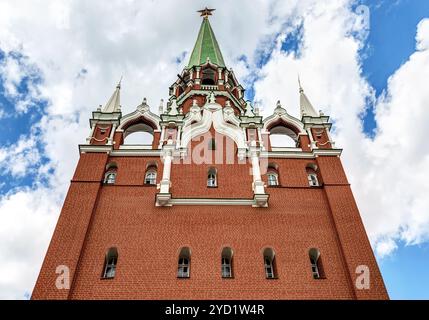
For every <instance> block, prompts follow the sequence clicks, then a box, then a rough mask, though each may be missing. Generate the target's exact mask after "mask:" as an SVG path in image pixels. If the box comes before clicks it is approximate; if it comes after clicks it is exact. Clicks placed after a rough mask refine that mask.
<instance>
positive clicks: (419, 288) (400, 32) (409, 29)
mask: <svg viewBox="0 0 429 320" xmlns="http://www.w3.org/2000/svg"><path fill="white" fill-rule="evenodd" d="M365 3H366V4H367V5H369V6H370V8H371V32H370V34H369V37H368V39H367V47H366V50H364V52H365V54H366V55H367V57H365V58H364V59H363V72H364V74H365V76H366V78H367V79H368V81H369V82H370V83H371V85H372V86H373V88H374V89H375V90H376V94H377V96H378V95H380V94H381V93H382V92H383V90H386V87H387V80H388V78H389V76H390V75H391V74H392V73H393V72H394V71H395V70H396V69H398V68H399V67H400V66H401V65H402V64H403V63H405V62H406V61H407V59H408V57H409V56H410V55H411V54H412V53H413V52H414V50H415V40H414V37H415V33H416V25H417V24H418V23H419V21H420V20H421V19H423V18H425V17H428V16H429V2H428V1H413V0H403V1H396V2H395V1H385V2H381V4H379V5H374V4H373V3H374V1H365ZM406 107H407V106H404V108H406ZM364 120H365V131H366V132H368V134H370V133H371V131H372V129H373V128H374V127H375V125H376V124H375V122H374V115H373V114H372V112H369V113H368V115H367V116H366V117H365V119H364ZM378 262H379V266H380V268H381V272H382V274H383V276H384V281H385V283H386V286H387V288H388V291H389V294H390V297H391V298H392V299H429V289H428V288H429V277H428V276H427V270H426V265H428V264H429V246H428V245H427V244H424V245H421V246H406V245H405V244H404V243H403V242H400V243H399V247H398V249H397V251H396V252H395V253H394V254H393V255H391V256H389V257H386V258H383V259H380V258H379V259H378Z"/></svg>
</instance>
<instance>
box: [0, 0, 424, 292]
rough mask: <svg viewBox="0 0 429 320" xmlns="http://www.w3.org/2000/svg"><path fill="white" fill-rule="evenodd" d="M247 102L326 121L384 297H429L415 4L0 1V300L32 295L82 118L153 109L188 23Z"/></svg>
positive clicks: (183, 55)
mask: <svg viewBox="0 0 429 320" xmlns="http://www.w3.org/2000/svg"><path fill="white" fill-rule="evenodd" d="M205 6H212V7H215V8H216V9H217V10H216V11H215V14H214V16H213V17H212V18H211V24H212V27H213V29H214V31H215V33H216V37H217V40H218V41H219V44H220V46H221V50H222V52H223V55H224V58H225V62H226V64H227V65H228V66H229V67H232V68H233V69H234V71H235V74H236V75H237V76H238V78H239V80H240V81H241V83H242V84H243V86H244V87H246V89H247V91H246V97H247V99H249V100H251V101H255V102H258V103H259V104H260V106H261V108H262V109H263V113H264V114H265V115H268V114H270V113H271V112H272V110H273V109H274V107H275V102H276V101H277V100H279V99H280V100H281V102H282V105H283V106H284V107H285V108H286V109H287V110H288V112H289V113H290V114H292V115H295V116H298V114H299V109H298V99H299V96H298V87H297V75H298V74H299V75H300V77H301V81H302V84H303V86H304V89H305V91H306V93H307V95H308V97H309V98H310V100H311V101H312V103H313V105H315V106H316V107H317V109H321V110H323V111H324V112H325V114H328V115H330V116H331V119H332V120H333V122H334V129H333V136H334V139H335V141H336V145H337V147H340V148H344V153H343V156H342V159H343V163H344V166H345V168H346V171H347V174H348V177H349V180H350V182H351V184H352V188H353V191H354V194H355V197H356V199H357V202H358V206H359V208H360V211H361V214H362V218H363V220H364V223H365V227H366V229H367V232H368V235H369V237H370V240H371V243H372V245H373V248H374V251H375V252H376V255H377V259H378V261H379V264H380V267H381V271H382V273H383V276H384V279H385V282H386V285H387V287H388V290H389V294H390V296H391V298H396V299H400V298H405V299H406V298H420V299H424V298H425V299H429V289H427V288H429V277H428V276H427V271H426V266H427V265H428V264H429V244H428V241H429V196H428V194H429V187H428V185H429V183H428V179H429V148H428V147H427V146H426V145H425V141H426V139H427V137H428V136H429V125H428V124H427V122H428V120H429V116H428V114H429V90H428V79H429V2H427V1H420V0H396V1H391V0H380V1H377V0H373V1H370V0H362V1H361V0H326V1H321V0H282V1H257V0H252V1H244V0H240V1H238V0H236V1H228V2H226V1H222V2H219V1H212V0H207V1H196V0H194V1H191V0H189V1H153V0H152V1H150V0H147V1H133V0H126V1H124V0H121V1H119V0H118V1H108V2H106V1H101V0H100V1H95V0H93V1H83V0H82V1H80V0H74V1H65V0H64V1H58V0H56V1H47V0H46V1H42V0H40V1H37V0H31V1H30V0H28V1H20V0H10V1H9V0H2V1H0V30H1V31H0V132H1V135H0V165H1V168H2V170H1V171H0V261H2V263H1V264H0V299H1V298H3V299H26V298H28V297H29V296H30V295H31V291H32V289H33V286H34V283H35V280H36V278H37V275H38V272H39V269H40V266H41V263H42V260H43V258H44V255H45V252H46V249H47V246H48V244H49V240H50V237H51V235H52V232H53V228H54V227H55V223H56V221H57V219H58V215H59V212H60V208H61V205H62V202H63V200H64V196H65V193H66V191H67V188H68V185H69V182H70V178H71V176H72V174H73V170H74V168H75V165H76V162H77V159H78V148H77V145H78V144H79V143H83V142H84V141H85V138H86V137H87V136H88V134H89V124H88V119H89V117H90V115H91V111H93V110H95V109H96V108H97V106H98V105H100V104H104V103H105V102H106V101H107V99H108V98H109V97H110V95H111V94H112V92H113V90H114V87H115V86H116V83H117V82H118V81H119V79H120V78H121V76H123V81H122V84H123V85H122V91H121V94H122V97H121V98H122V105H123V112H124V113H128V112H131V111H133V110H134V109H135V107H136V106H137V105H138V104H139V103H140V102H141V101H142V99H143V98H144V97H147V99H148V103H149V105H150V106H151V107H152V110H153V111H155V112H156V111H157V109H158V108H157V106H158V105H159V101H160V99H161V98H163V99H164V100H166V99H167V98H168V87H169V85H170V84H171V83H173V82H174V81H175V79H176V74H177V73H179V72H180V71H181V70H182V68H183V67H184V65H185V64H186V63H187V61H188V58H189V55H190V51H191V50H192V48H193V45H194V42H195V40H196V36H197V32H198V29H199V26H200V23H201V18H200V17H199V16H198V15H197V14H196V13H195V11H196V10H199V9H201V8H203V7H205Z"/></svg>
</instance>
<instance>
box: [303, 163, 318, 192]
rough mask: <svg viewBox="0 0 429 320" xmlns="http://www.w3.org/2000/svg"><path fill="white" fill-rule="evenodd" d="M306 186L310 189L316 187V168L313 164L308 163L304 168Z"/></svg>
mask: <svg viewBox="0 0 429 320" xmlns="http://www.w3.org/2000/svg"><path fill="white" fill-rule="evenodd" d="M305 170H306V172H307V179H308V185H309V186H310V187H318V186H319V179H318V177H317V166H316V165H315V164H313V163H310V164H308V165H307V167H306V169H305Z"/></svg>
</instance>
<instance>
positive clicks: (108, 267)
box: [103, 248, 118, 279]
mask: <svg viewBox="0 0 429 320" xmlns="http://www.w3.org/2000/svg"><path fill="white" fill-rule="evenodd" d="M117 263H118V250H117V249H116V248H110V249H109V250H107V253H106V258H105V261H104V270H103V278H106V279H108V278H114V277H115V274H116V265H117Z"/></svg>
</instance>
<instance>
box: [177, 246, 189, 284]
mask: <svg viewBox="0 0 429 320" xmlns="http://www.w3.org/2000/svg"><path fill="white" fill-rule="evenodd" d="M190 264H191V251H190V250H189V248H188V247H184V248H182V249H181V250H180V254H179V262H178V267H177V277H178V278H189V275H190V272H189V269H190Z"/></svg>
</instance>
